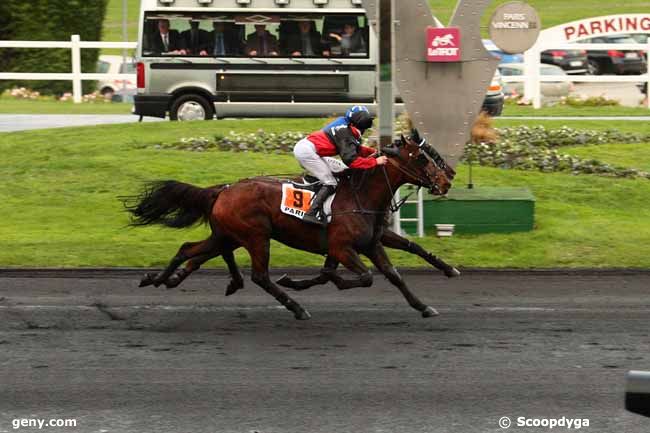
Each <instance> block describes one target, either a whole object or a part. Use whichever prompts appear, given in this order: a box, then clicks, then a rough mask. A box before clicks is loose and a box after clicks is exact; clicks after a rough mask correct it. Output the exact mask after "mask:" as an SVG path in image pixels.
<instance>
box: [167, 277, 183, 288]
mask: <svg viewBox="0 0 650 433" xmlns="http://www.w3.org/2000/svg"><path fill="white" fill-rule="evenodd" d="M180 283H181V279H180V278H179V277H178V276H176V275H172V276H171V277H169V278H167V281H165V282H164V283H163V284H165V287H167V288H168V289H173V288H175V287H178V285H179V284H180Z"/></svg>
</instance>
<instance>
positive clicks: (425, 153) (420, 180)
mask: <svg viewBox="0 0 650 433" xmlns="http://www.w3.org/2000/svg"><path fill="white" fill-rule="evenodd" d="M418 138H419V137H418ZM402 140H406V139H404V137H402ZM418 148H419V149H420V154H419V155H418V156H417V157H416V158H421V157H424V158H425V160H426V162H429V163H431V164H433V166H434V167H435V168H436V170H437V171H438V172H440V171H442V172H444V173H446V163H445V161H444V160H443V159H442V157H440V155H439V154H438V153H437V152H435V150H433V149H432V148H431V146H429V144H428V143H427V142H426V140H425V139H421V141H420V143H418ZM429 150H433V152H434V153H435V155H437V156H438V158H434V157H432V156H431V155H430V154H429ZM380 154H385V155H386V156H388V157H389V158H388V162H389V163H390V164H391V165H392V166H393V167H395V168H396V169H397V170H398V171H400V172H401V173H402V174H404V175H406V176H408V177H410V178H411V179H413V180H415V182H414V183H416V184H417V185H418V190H419V189H420V188H422V187H426V188H431V190H432V191H434V193H442V191H441V189H440V185H438V183H437V182H435V181H431V179H430V178H429V176H421V175H420V174H419V173H418V172H416V171H415V170H413V169H411V168H409V166H410V164H411V161H413V157H414V156H413V154H412V153H409V160H408V161H407V165H406V166H405V167H404V166H402V164H399V163H398V162H396V161H395V160H394V159H393V158H391V157H394V158H396V159H398V160H400V161H403V160H404V158H402V156H401V155H400V153H399V151H397V152H396V151H395V150H394V149H392V148H389V149H386V148H383V149H381V151H380ZM413 162H414V163H415V164H418V161H417V159H416V160H415V161H413ZM382 169H383V171H384V178H385V179H386V183H387V184H388V188H389V189H390V191H391V192H393V188H392V185H391V184H390V180H389V179H388V174H387V173H386V167H385V166H384V167H382ZM407 197H408V196H407ZM403 201H405V200H400V202H402V203H401V204H400V206H401V205H403V204H404V203H403ZM398 209H399V208H398Z"/></svg>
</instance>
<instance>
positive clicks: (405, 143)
mask: <svg viewBox="0 0 650 433" xmlns="http://www.w3.org/2000/svg"><path fill="white" fill-rule="evenodd" d="M382 151H383V152H384V153H385V154H386V155H387V156H389V161H390V162H391V163H392V164H393V165H395V166H396V167H397V169H398V170H400V171H401V172H402V173H403V174H404V175H405V176H406V181H407V182H408V183H412V184H413V185H417V186H422V187H425V188H427V189H429V190H430V191H431V193H432V194H434V195H445V194H447V191H449V188H450V187H451V181H452V180H453V178H454V176H455V175H456V172H455V171H454V169H453V168H451V167H450V166H449V165H448V164H447V162H446V161H445V160H444V159H443V158H442V157H441V156H440V154H439V153H438V152H437V151H436V150H435V149H434V148H433V146H431V145H430V144H428V143H427V142H426V140H423V139H421V138H420V135H419V133H418V131H417V130H413V131H412V134H411V136H409V137H404V136H403V135H402V136H401V138H400V139H399V140H397V141H396V142H395V143H394V144H393V146H391V147H389V148H384V149H382Z"/></svg>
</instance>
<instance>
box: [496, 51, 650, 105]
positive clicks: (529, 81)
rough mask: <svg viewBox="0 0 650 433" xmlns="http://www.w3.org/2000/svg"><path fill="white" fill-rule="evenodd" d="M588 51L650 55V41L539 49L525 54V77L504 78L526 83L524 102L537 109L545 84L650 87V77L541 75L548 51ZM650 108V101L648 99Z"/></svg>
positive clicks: (513, 81) (540, 102)
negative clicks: (610, 84) (566, 83)
mask: <svg viewBox="0 0 650 433" xmlns="http://www.w3.org/2000/svg"><path fill="white" fill-rule="evenodd" d="M552 49H556V50H586V51H603V50H604V51H607V50H617V51H626V50H633V51H645V52H646V53H650V39H648V43H646V44H584V43H582V44H581V43H562V44H559V43H555V44H548V45H540V44H538V45H535V46H534V47H533V48H531V49H530V50H528V51H526V52H525V53H524V75H520V76H504V77H502V80H503V82H505V83H522V82H523V83H524V98H525V99H526V100H528V101H531V102H532V103H533V107H535V108H540V107H541V106H542V86H541V83H542V82H556V83H557V82H562V81H567V82H572V83H644V82H645V83H648V84H650V74H648V73H646V74H643V75H564V76H562V75H541V71H540V68H541V65H542V63H541V54H542V52H543V51H546V50H552ZM647 104H648V108H650V98H648V102H647Z"/></svg>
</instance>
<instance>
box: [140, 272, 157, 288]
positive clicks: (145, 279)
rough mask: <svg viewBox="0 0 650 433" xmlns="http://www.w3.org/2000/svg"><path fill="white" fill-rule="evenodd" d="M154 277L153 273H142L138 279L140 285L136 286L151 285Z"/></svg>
mask: <svg viewBox="0 0 650 433" xmlns="http://www.w3.org/2000/svg"><path fill="white" fill-rule="evenodd" d="M154 278H155V275H154V274H144V277H142V279H141V280H140V285H139V286H138V287H146V286H150V285H152V284H153V280H154Z"/></svg>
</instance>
